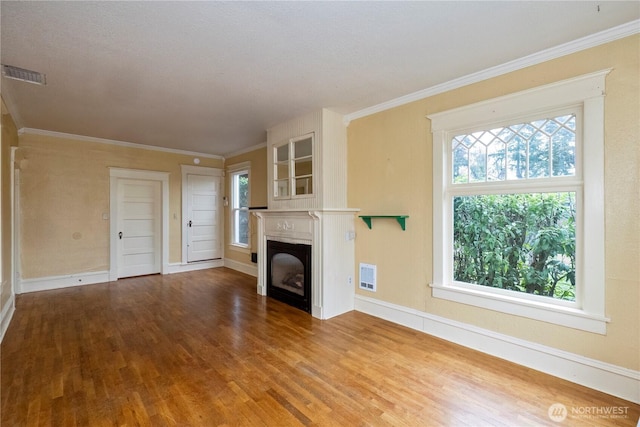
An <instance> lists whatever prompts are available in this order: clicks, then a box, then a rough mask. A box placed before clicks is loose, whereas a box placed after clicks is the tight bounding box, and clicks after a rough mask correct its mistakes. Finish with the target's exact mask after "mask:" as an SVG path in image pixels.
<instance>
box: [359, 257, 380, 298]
mask: <svg viewBox="0 0 640 427" xmlns="http://www.w3.org/2000/svg"><path fill="white" fill-rule="evenodd" d="M360 289H365V290H367V291H371V292H375V291H376V266H375V265H372V264H364V263H360Z"/></svg>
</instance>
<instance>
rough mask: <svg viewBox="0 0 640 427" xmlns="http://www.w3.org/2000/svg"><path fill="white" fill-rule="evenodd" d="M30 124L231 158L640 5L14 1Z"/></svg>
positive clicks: (5, 58) (599, 27)
mask: <svg viewBox="0 0 640 427" xmlns="http://www.w3.org/2000/svg"><path fill="white" fill-rule="evenodd" d="M0 12H1V33H0V35H1V40H0V41H1V44H0V48H1V60H2V63H3V64H8V65H14V66H17V67H21V68H26V69H29V70H34V71H39V72H42V73H45V74H46V80H47V84H46V85H45V86H38V85H34V84H29V83H24V82H20V81H15V80H9V79H7V78H2V80H1V84H2V86H1V89H2V96H3V98H4V99H5V101H6V104H7V106H8V107H9V110H10V111H11V113H12V115H13V117H14V119H15V121H16V122H17V125H18V127H19V128H23V127H24V128H34V129H41V130H47V131H54V132H63V133H70V134H76V135H84V136H90V137H96V138H105V139H110V140H116V141H123V142H132V143H138V144H146V145H153V146H158V147H165V148H173V149H180V150H187V151H195V152H200V153H205V154H213V155H226V154H229V153H234V152H238V151H240V150H243V149H245V148H248V147H252V146H255V145H257V144H260V143H262V142H264V141H265V140H266V133H265V129H268V128H270V127H271V126H273V125H275V124H278V123H280V122H283V121H285V120H288V119H291V118H293V117H296V116H299V115H302V114H305V113H308V112H310V111H313V110H317V109H319V108H323V107H324V108H329V109H332V110H334V111H337V112H339V113H342V114H347V115H349V114H352V115H353V114H357V112H359V111H362V110H364V109H367V108H369V107H372V106H375V105H379V104H381V103H385V102H388V101H390V100H393V99H396V98H399V97H403V96H406V95H409V94H412V93H415V92H417V91H421V90H424V89H426V88H430V87H434V86H437V85H441V84H443V83H445V82H448V81H451V80H454V79H458V78H461V77H463V76H466V75H470V74H473V73H478V72H480V71H482V70H486V69H488V68H491V67H495V66H498V65H500V64H505V63H507V62H509V61H513V60H516V59H519V58H523V57H526V56H528V55H531V54H534V53H537V52H540V51H543V50H546V49H549V48H552V47H555V46H558V45H561V44H564V43H568V42H571V41H574V40H576V39H580V38H583V37H586V36H589V35H591V34H594V33H598V32H601V31H604V30H607V29H609V28H613V27H617V26H620V25H623V24H628V23H630V22H632V21H636V23H637V22H638V21H637V20H638V19H639V18H640V2H637V1H629V2H610V1H601V2H585V1H567V2H562V1H555V2H541V1H533V2H529V1H513V2H493V1H477V2H453V1H450V2H439V1H424V2H373V1H371V2H370V1H362V2H153V1H147V2H116V1H98V2H84V1H83V2H26V1H19V2H11V1H2V3H1V10H0Z"/></svg>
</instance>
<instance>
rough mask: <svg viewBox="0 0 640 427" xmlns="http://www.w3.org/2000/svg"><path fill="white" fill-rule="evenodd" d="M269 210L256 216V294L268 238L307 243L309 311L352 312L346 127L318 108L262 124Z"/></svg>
mask: <svg viewBox="0 0 640 427" xmlns="http://www.w3.org/2000/svg"><path fill="white" fill-rule="evenodd" d="M267 146H268V149H267V162H268V166H269V167H268V170H267V178H268V181H269V184H270V185H269V187H268V209H264V210H255V211H253V212H254V214H255V215H256V217H257V218H258V289H257V291H258V293H259V294H261V295H266V294H267V293H268V292H267V283H268V281H269V280H271V279H272V278H270V277H268V274H269V271H268V270H269V268H268V267H269V266H268V260H267V257H266V255H267V250H266V249H267V242H270V241H276V242H287V243H293V244H302V245H309V246H311V273H310V274H311V276H312V280H311V297H312V301H311V314H312V315H313V316H314V317H317V318H320V319H327V318H330V317H333V316H337V315H340V314H342V313H345V312H347V311H350V310H353V307H354V300H355V285H354V283H355V280H354V275H355V254H354V250H355V248H354V247H355V245H354V240H353V239H354V236H355V232H354V229H355V226H354V218H355V214H356V212H357V211H358V210H357V209H349V208H348V207H347V187H346V178H347V131H346V126H345V124H344V121H343V117H342V116H341V115H340V114H337V113H335V112H333V111H330V110H326V109H323V110H320V111H316V112H314V113H311V114H308V115H306V116H304V117H300V118H297V119H294V120H291V121H288V122H286V123H282V124H280V125H277V126H274V127H273V128H271V129H268V130H267Z"/></svg>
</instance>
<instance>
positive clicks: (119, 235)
mask: <svg viewBox="0 0 640 427" xmlns="http://www.w3.org/2000/svg"><path fill="white" fill-rule="evenodd" d="M118 237H119V238H121V239H122V231H121V232H119V233H118Z"/></svg>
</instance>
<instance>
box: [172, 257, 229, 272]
mask: <svg viewBox="0 0 640 427" xmlns="http://www.w3.org/2000/svg"><path fill="white" fill-rule="evenodd" d="M217 267H224V261H223V260H222V259H214V260H210V261H196V262H189V263H182V262H174V263H171V264H169V271H168V273H169V274H175V273H185V272H187V271H196V270H206V269H208V268H217Z"/></svg>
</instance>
